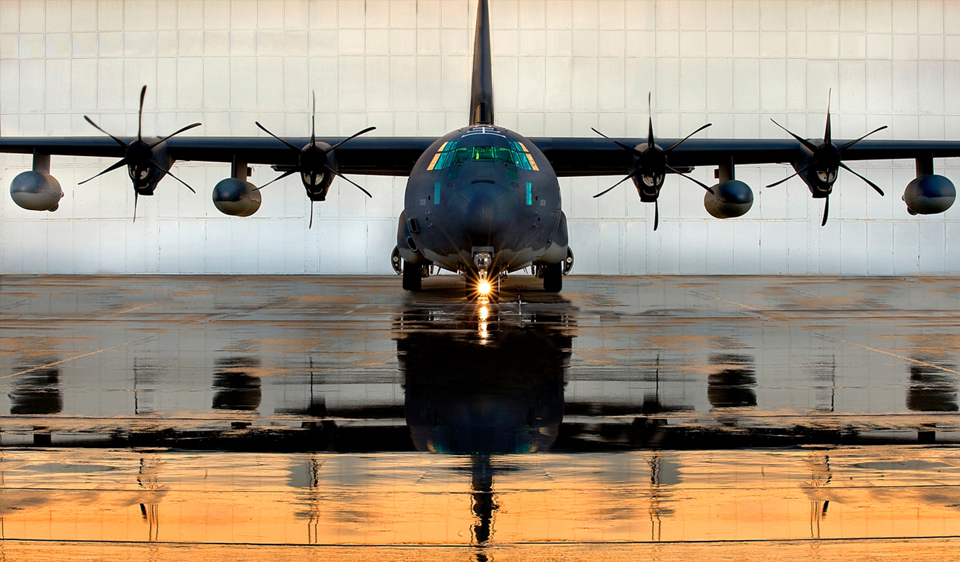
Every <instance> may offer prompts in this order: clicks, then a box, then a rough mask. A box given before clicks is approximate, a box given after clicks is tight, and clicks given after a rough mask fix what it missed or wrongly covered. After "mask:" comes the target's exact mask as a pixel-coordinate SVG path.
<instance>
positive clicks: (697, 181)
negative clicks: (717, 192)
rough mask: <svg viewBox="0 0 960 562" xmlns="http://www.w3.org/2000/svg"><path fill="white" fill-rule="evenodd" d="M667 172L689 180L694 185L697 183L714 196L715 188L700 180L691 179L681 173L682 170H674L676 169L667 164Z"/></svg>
mask: <svg viewBox="0 0 960 562" xmlns="http://www.w3.org/2000/svg"><path fill="white" fill-rule="evenodd" d="M667 170H669V171H670V172H671V173H674V174H677V175H678V176H682V177H685V178H687V179H688V180H690V181H692V182H693V183H695V184H697V185H699V186H700V187H702V188H704V189H706V190H707V191H709V192H710V194H711V195H712V194H713V188H711V187H710V186H709V185H707V184H705V183H703V182H702V181H700V180H698V179H696V178H693V177H691V176H688V175H687V174H684V173H683V172H681V171H680V170H677V169H676V168H674V167H673V166H671V165H670V164H667Z"/></svg>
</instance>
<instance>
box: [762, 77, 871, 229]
mask: <svg viewBox="0 0 960 562" xmlns="http://www.w3.org/2000/svg"><path fill="white" fill-rule="evenodd" d="M832 93H833V91H832V89H831V91H830V94H832ZM828 95H829V94H828ZM770 120H771V121H773V124H774V125H776V126H777V127H780V128H781V129H783V130H784V131H786V132H787V134H789V135H790V136H791V137H793V138H795V139H797V141H798V142H799V143H800V144H801V145H803V147H804V148H805V149H806V150H807V152H808V153H809V157H808V159H807V161H806V163H805V164H803V165H802V166H800V167H799V168H798V169H797V171H796V172H794V173H792V174H790V175H789V176H787V177H785V178H783V179H782V180H780V181H778V182H774V183H771V184H770V185H768V186H767V187H774V186H777V185H780V184H781V183H784V182H785V181H787V180H789V179H790V178H792V177H794V176H802V177H803V176H804V175H805V173H806V172H808V171H810V170H812V171H813V172H814V175H813V176H812V177H811V178H810V179H811V180H812V181H813V182H814V185H813V186H811V189H817V190H818V191H819V192H821V193H824V195H823V198H824V205H823V220H822V221H821V222H820V226H825V225H826V224H827V217H828V216H829V214H830V192H831V191H832V187H833V183H834V182H835V181H836V180H837V172H838V171H839V169H840V168H843V169H844V170H846V171H848V172H850V173H851V174H853V175H855V176H857V177H858V178H860V179H862V180H863V181H865V182H867V185H869V186H870V187H872V188H873V189H874V191H876V192H877V193H879V194H880V195H881V196H883V190H882V189H880V188H879V187H878V186H877V184H875V183H873V182H872V181H870V180H868V179H867V178H865V177H863V176H861V175H860V174H858V173H857V172H855V171H853V170H851V169H850V168H849V167H848V166H847V165H846V164H844V163H843V153H844V151H845V150H847V149H849V148H850V147H852V146H853V145H855V144H857V143H858V142H860V141H862V140H863V139H865V138H867V137H869V136H870V135H872V134H874V133H876V132H879V131H882V130H884V129H886V128H887V126H886V125H884V126H882V127H877V128H876V129H874V130H872V131H870V132H869V133H867V134H865V135H863V136H862V137H860V138H858V139H854V140H852V141H850V142H847V143H845V144H843V145H840V146H837V145H835V144H833V140H832V135H831V131H830V100H829V99H828V100H827V125H826V128H825V130H824V132H823V142H822V143H821V144H820V145H816V144H813V143H812V142H810V141H809V140H807V139H804V138H802V137H800V136H799V135H796V134H794V133H792V132H791V131H790V130H788V129H787V128H786V127H784V126H783V125H781V124H780V123H777V122H776V121H774V120H773V119H770ZM803 179H804V181H806V182H807V184H808V185H810V182H809V181H807V178H806V177H804V178H803Z"/></svg>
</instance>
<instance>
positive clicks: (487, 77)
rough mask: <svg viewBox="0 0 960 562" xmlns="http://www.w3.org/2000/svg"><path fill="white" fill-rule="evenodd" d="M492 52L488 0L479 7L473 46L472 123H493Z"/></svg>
mask: <svg viewBox="0 0 960 562" xmlns="http://www.w3.org/2000/svg"><path fill="white" fill-rule="evenodd" d="M492 60H493V59H492V56H491V52H490V9H489V7H488V6H487V0H480V4H479V6H478V7H477V35H476V38H475V40H474V46H473V85H472V88H471V93H470V124H471V125H493V70H492V67H491V63H492Z"/></svg>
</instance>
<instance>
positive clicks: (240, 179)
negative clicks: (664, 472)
mask: <svg viewBox="0 0 960 562" xmlns="http://www.w3.org/2000/svg"><path fill="white" fill-rule="evenodd" d="M491 60H492V57H491V42H490V22H489V8H488V5H487V0H479V8H478V10H477V28H476V37H475V46H474V59H473V83H472V91H471V95H470V121H469V126H467V127H465V128H463V129H458V130H456V131H453V132H451V133H449V134H447V135H445V136H443V137H441V138H439V139H436V138H422V137H419V138H417V137H396V138H373V137H364V138H357V137H358V136H360V135H363V134H364V133H367V132H369V131H370V130H372V129H373V127H370V128H368V129H364V130H362V131H360V132H358V133H356V134H354V135H352V136H350V137H347V138H317V136H316V132H315V130H313V131H311V134H310V137H309V139H304V138H298V139H281V138H279V137H277V136H276V135H274V134H273V133H270V131H268V130H267V129H266V128H265V127H264V126H263V125H261V124H260V123H257V126H258V127H260V128H261V129H262V130H263V131H264V132H266V133H268V134H269V135H270V137H250V138H246V137H226V138H218V137H180V138H173V137H175V136H176V135H178V134H180V133H182V132H184V131H187V130H189V129H192V128H193V127H196V126H198V125H199V124H198V123H194V124H192V125H188V126H186V127H184V128H182V129H180V130H178V131H176V132H175V133H173V134H171V135H168V136H166V137H162V138H146V137H144V136H143V134H142V127H141V128H140V130H138V132H137V136H136V138H130V137H126V138H122V137H121V138H118V137H115V136H113V135H111V134H110V133H107V132H106V131H105V130H103V129H101V128H100V127H99V126H98V125H96V124H95V123H94V122H93V121H92V120H91V119H89V118H87V121H88V122H89V123H90V124H91V125H93V126H94V127H95V128H97V130H99V131H100V132H102V133H104V134H106V135H107V137H72V138H25V137H24V138H0V152H18V153H27V154H31V153H32V154H33V170H32V171H27V172H23V173H21V174H20V175H18V176H17V177H15V178H14V180H13V182H12V184H11V186H10V193H11V196H12V197H13V200H14V201H15V202H16V203H17V204H18V205H19V206H21V207H23V208H25V209H30V210H45V211H54V210H56V209H57V207H58V205H59V201H60V199H61V197H62V196H63V193H62V191H61V189H60V184H59V183H58V182H57V180H56V179H55V178H54V177H53V176H52V175H50V155H52V154H58V155H69V156H93V157H116V158H120V160H118V161H117V162H116V163H115V164H113V165H112V166H110V167H108V168H107V169H106V170H104V171H103V172H101V174H104V173H107V172H110V171H112V170H115V169H117V168H121V167H124V166H126V168H127V172H128V174H129V176H130V179H131V180H132V182H133V189H134V193H135V196H136V197H139V196H140V195H144V196H148V195H153V193H154V190H155V189H156V187H157V184H158V182H159V181H160V180H161V179H162V178H163V177H164V176H167V175H169V176H171V177H173V178H174V179H176V180H177V181H180V183H183V184H184V185H186V183H184V182H183V181H181V180H179V178H177V177H176V176H174V174H173V173H171V171H170V168H171V166H172V165H173V163H174V162H175V161H177V160H196V161H208V162H228V163H231V164H232V170H233V173H232V174H231V177H229V178H227V179H224V180H222V181H221V182H219V183H218V184H217V185H216V187H214V190H213V201H214V203H215V204H216V206H217V208H218V209H219V210H220V211H221V212H223V213H225V214H228V215H237V216H244V217H245V216H250V215H252V214H253V213H255V212H256V211H257V209H258V208H259V207H260V201H261V195H260V189H262V188H263V187H266V185H264V186H261V187H260V188H257V187H255V186H254V185H252V184H251V183H249V182H248V181H247V179H248V177H249V175H250V171H249V168H248V165H250V164H269V165H272V166H273V168H274V169H275V170H276V171H278V172H282V174H281V175H280V176H279V177H277V178H276V179H275V180H273V181H277V180H279V179H282V178H285V177H287V176H289V175H292V174H300V179H301V181H302V183H303V186H304V188H305V190H306V194H307V197H308V198H309V199H310V201H311V222H312V215H313V213H312V204H313V202H316V201H324V200H325V199H326V197H327V192H328V190H329V189H330V185H331V183H332V182H333V179H334V177H341V178H343V179H345V180H346V181H348V182H350V183H351V184H353V185H354V186H356V187H358V188H359V189H361V190H363V188H362V187H360V186H359V185H357V184H356V183H354V182H353V181H351V180H349V179H347V178H345V177H344V174H366V175H389V176H408V178H409V179H408V181H407V187H406V195H405V198H404V210H403V212H402V213H401V214H400V217H399V224H398V227H397V246H396V248H395V249H394V251H393V255H392V257H391V258H392V264H393V267H394V270H395V271H396V272H397V273H398V274H401V275H402V276H403V288H404V289H406V290H409V291H417V290H420V289H421V281H422V279H423V278H424V277H426V276H427V275H428V274H429V272H430V270H431V267H432V266H436V267H439V268H442V269H445V270H449V271H452V272H457V273H460V274H461V275H463V276H464V278H465V280H466V290H467V293H468V295H469V294H474V295H476V294H490V296H491V297H492V298H496V294H497V291H498V290H499V283H500V280H501V279H502V278H503V276H505V275H507V274H508V273H510V272H514V271H518V270H521V269H524V268H528V267H532V269H533V271H534V272H535V273H536V275H537V276H538V277H540V278H542V279H543V287H544V289H545V290H546V291H554V292H555V291H560V290H561V287H562V282H563V275H564V274H565V273H567V272H568V271H569V270H570V268H571V267H572V266H573V252H572V250H571V244H570V241H569V240H568V236H567V224H566V218H565V216H564V214H563V211H562V209H561V204H560V184H559V182H558V180H557V178H558V177H569V176H591V175H596V176H607V175H617V176H621V175H622V176H624V177H623V179H621V180H620V181H619V182H617V183H616V184H615V185H614V186H613V187H611V188H610V189H613V188H614V187H616V186H618V185H620V184H621V183H624V182H626V181H627V180H631V181H632V182H633V185H634V186H635V187H636V189H637V193H638V194H639V196H640V200H641V201H643V202H645V203H653V204H654V205H655V206H656V205H657V200H658V197H659V195H660V190H661V188H662V187H663V184H664V178H665V177H666V174H668V173H670V174H678V175H680V176H683V177H684V178H686V179H688V180H690V181H692V182H695V183H697V184H698V185H699V186H700V187H702V188H703V189H704V206H705V207H706V209H707V211H708V212H709V213H710V214H711V215H712V216H714V217H717V218H720V219H727V218H733V217H739V216H741V215H743V214H744V213H746V212H747V211H748V210H749V209H750V207H751V206H752V204H753V192H752V191H751V189H750V187H749V186H748V185H747V184H745V183H743V182H742V181H739V180H737V179H736V176H735V174H734V170H735V166H737V165H744V164H764V163H789V164H790V165H792V166H793V169H794V174H792V175H791V176H789V177H788V178H785V179H784V180H782V181H779V182H776V183H774V184H772V185H770V186H767V187H773V186H776V185H778V184H781V183H783V182H784V181H786V180H787V179H789V178H792V177H793V176H799V177H800V179H802V180H803V181H804V183H806V184H807V187H808V188H809V190H810V194H811V195H812V196H813V198H815V199H823V200H824V209H823V222H822V223H821V224H826V221H827V217H828V215H829V198H830V195H831V193H832V191H833V186H834V183H835V182H836V180H837V176H838V173H839V171H840V169H841V168H843V169H844V170H846V171H848V172H850V173H852V174H854V175H856V176H857V177H859V178H860V179H862V180H863V181H865V182H867V183H868V184H869V185H870V186H871V187H872V188H873V189H874V190H876V191H877V193H879V194H880V195H883V191H882V190H881V189H880V187H878V186H877V185H875V184H874V183H873V182H871V181H870V180H868V179H867V178H865V177H863V176H862V175H860V174H858V173H857V172H854V171H853V170H851V169H850V168H849V167H848V166H847V165H846V163H845V162H848V161H852V160H875V159H883V160H887V159H901V158H910V159H914V160H916V169H917V177H916V179H914V180H913V181H911V182H910V183H909V184H908V185H907V187H906V190H905V191H904V194H903V201H904V202H905V203H906V205H907V210H908V211H909V212H910V213H911V214H932V213H942V212H944V211H946V210H947V209H948V208H949V207H950V206H951V205H952V204H953V201H954V200H955V198H956V189H955V187H954V185H953V184H952V183H951V182H950V180H948V179H947V178H945V177H943V176H939V175H935V174H934V170H933V159H934V158H938V157H955V156H960V142H954V141H897V140H875V141H870V140H864V139H865V138H866V137H868V136H870V135H871V134H873V133H876V132H877V131H879V130H881V129H883V128H884V127H881V128H880V129H876V130H874V131H871V132H870V133H867V134H866V135H864V136H862V137H860V138H857V139H853V140H846V141H834V140H833V138H832V136H831V130H830V110H829V106H828V109H827V120H826V130H825V132H824V135H823V140H822V141H820V140H807V139H805V138H802V137H800V136H798V135H796V134H794V133H792V132H790V131H786V132H787V133H788V134H789V135H790V137H792V138H788V139H779V140H775V139H691V138H690V137H691V136H693V135H694V134H696V133H697V132H699V131H701V130H703V129H704V128H706V127H708V126H709V124H707V125H704V126H703V127H701V128H699V129H697V130H696V131H694V132H693V133H691V134H690V135H688V136H687V137H685V138H682V139H666V140H663V139H660V140H659V141H658V139H656V138H655V137H654V134H653V118H652V116H651V118H650V121H649V128H648V131H647V136H646V138H622V139H611V138H608V137H606V136H604V135H603V134H602V133H600V132H599V131H596V130H595V132H597V133H598V135H599V136H597V137H590V138H526V137H523V136H522V135H520V134H518V133H515V132H513V131H509V130H507V129H505V128H503V127H498V126H497V125H496V123H495V119H494V103H493V101H494V97H493V84H492V71H491ZM145 88H146V86H144V90H141V95H140V115H141V121H142V114H143V99H144V93H145ZM648 101H649V100H648ZM315 112H316V103H315V102H314V114H315ZM777 125H778V126H780V125H779V124H777ZM781 128H783V127H782V126H781ZM784 130H786V129H784ZM664 147H666V148H664ZM696 166H716V168H717V170H716V177H717V179H718V180H719V181H718V183H717V184H716V185H713V186H708V185H706V184H704V183H701V182H700V181H698V180H696V179H694V178H692V177H690V176H688V175H687V174H688V173H689V172H690V171H691V170H692V169H693V168H694V167H696ZM98 175H100V174H98ZM94 177H96V176H94ZM91 179H92V178H91ZM87 181H89V180H87ZM273 181H271V182H269V183H273ZM81 183H82V182H81ZM187 188H190V186H188V185H187ZM610 189H608V190H606V191H603V192H601V193H598V194H597V195H596V196H600V195H603V194H604V193H606V192H608V191H610ZM191 191H192V188H191ZM363 191H364V193H366V194H367V195H368V196H369V195H370V193H368V192H367V191H366V190H363ZM654 216H655V219H654V224H653V228H654V230H656V229H657V226H658V224H659V209H657V211H656V212H655V215H654ZM134 218H136V203H135V207H134Z"/></svg>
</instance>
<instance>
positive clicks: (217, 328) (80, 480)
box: [0, 276, 960, 560]
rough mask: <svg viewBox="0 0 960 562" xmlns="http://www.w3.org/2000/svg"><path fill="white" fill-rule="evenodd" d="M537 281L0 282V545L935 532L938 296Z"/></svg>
mask: <svg viewBox="0 0 960 562" xmlns="http://www.w3.org/2000/svg"><path fill="white" fill-rule="evenodd" d="M537 285H538V282H537V280H535V279H532V278H530V277H525V276H516V277H513V278H511V279H510V280H508V282H507V284H506V286H505V289H504V292H503V294H502V299H501V301H500V302H499V303H488V302H473V303H471V302H466V301H465V300H463V298H462V294H463V289H462V284H461V282H460V280H459V279H458V278H456V277H453V276H440V277H435V278H430V279H428V280H426V281H425V283H424V286H425V288H426V289H427V290H426V291H425V292H423V293H419V294H416V295H410V294H406V293H404V292H403V291H402V290H401V289H400V287H399V282H398V279H396V278H383V277H237V276H231V277H211V276H204V277H187V276H156V277H151V276H142V277H141V276H136V277H99V276H98V277H62V276H42V277H29V276H16V277H13V276H3V277H0V327H2V328H0V386H2V388H0V445H2V447H0V477H2V480H0V534H2V538H3V539H4V540H3V541H0V555H3V556H10V557H11V558H12V559H16V558H23V557H31V556H40V554H41V553H43V555H44V556H49V555H52V554H51V553H54V552H57V551H58V550H57V549H60V551H62V552H63V553H69V555H70V556H71V557H74V558H78V559H84V558H89V559H129V558H144V557H145V558H151V557H153V558H158V559H165V558H185V557H186V558H190V557H193V556H195V557H197V558H203V559H209V558H211V557H212V558H218V557H223V558H230V559H234V560H238V559H262V558H264V557H271V558H275V559H288V558H289V559H292V558H297V559H304V558H306V559H313V558H316V559H320V558H323V559H325V560H327V559H331V558H333V559H359V558H370V557H375V558H381V559H395V558H396V559H400V558H403V559H409V558H410V557H423V556H425V555H429V556H430V557H431V558H438V559H473V560H490V559H498V560H501V559H514V558H517V559H521V558H522V559H556V558H567V559H593V558H603V559H617V558H622V559H636V558H637V557H644V558H647V557H653V558H657V559H662V560H672V559H678V560H679V559H689V558H693V557H701V558H707V559H710V558H718V559H722V558H730V559H751V558H753V559H760V558H761V556H762V557H763V559H765V560H769V559H776V556H774V555H773V554H772V553H771V552H769V549H765V547H767V546H769V545H770V544H771V543H772V544H774V545H775V546H776V547H777V549H776V552H778V553H780V554H778V555H777V556H782V557H783V558H784V559H789V558H799V557H804V558H810V557H820V558H835V557H840V556H842V557H846V558H849V557H853V558H874V559H893V558H902V557H903V556H904V555H905V553H906V554H909V555H910V556H911V557H912V558H913V559H938V558H942V557H943V556H948V555H950V554H949V553H951V552H952V551H953V550H954V549H955V548H956V546H957V545H958V541H956V537H957V536H960V517H958V515H960V493H958V492H960V488H958V485H960V448H956V447H955V445H954V444H955V443H958V442H960V414H958V411H957V410H958V396H957V394H958V384H960V370H958V366H957V361H958V359H957V354H958V350H960V345H958V344H960V314H958V312H960V286H958V283H957V279H955V278H928V277H923V278H853V279H843V278H827V277H823V278H820V277H801V278H797V277H652V278H649V277H648V278H623V277H578V276H574V277H570V278H567V279H565V290H564V292H563V293H561V294H559V295H556V294H545V293H543V292H541V291H539V290H538V289H537ZM314 545H316V546H314ZM51 549H53V550H51ZM424 549H426V550H424Z"/></svg>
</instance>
